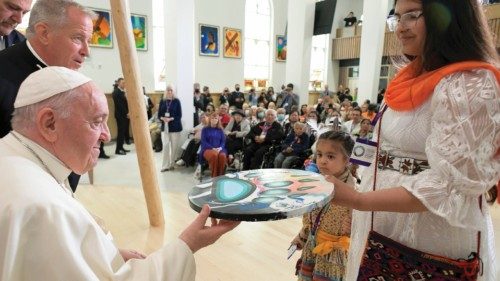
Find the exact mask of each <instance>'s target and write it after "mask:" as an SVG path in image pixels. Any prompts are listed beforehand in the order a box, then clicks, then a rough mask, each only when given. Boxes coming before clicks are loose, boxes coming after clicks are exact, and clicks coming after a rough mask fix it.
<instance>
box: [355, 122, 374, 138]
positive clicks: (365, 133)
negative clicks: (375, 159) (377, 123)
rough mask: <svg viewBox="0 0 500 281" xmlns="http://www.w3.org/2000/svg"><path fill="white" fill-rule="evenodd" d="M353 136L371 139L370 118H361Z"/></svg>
mask: <svg viewBox="0 0 500 281" xmlns="http://www.w3.org/2000/svg"><path fill="white" fill-rule="evenodd" d="M354 136H355V137H357V138H361V139H367V140H371V139H372V137H373V133H372V125H371V120H370V119H368V118H363V119H362V120H361V125H360V129H359V132H358V133H356V134H354Z"/></svg>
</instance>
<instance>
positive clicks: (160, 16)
mask: <svg viewBox="0 0 500 281" xmlns="http://www.w3.org/2000/svg"><path fill="white" fill-rule="evenodd" d="M153 7H158V8H157V9H155V8H153V37H152V38H154V40H153V57H154V65H153V67H154V78H155V79H154V80H155V90H156V91H163V90H165V88H166V87H167V85H166V79H165V69H166V67H167V66H166V65H165V22H164V19H165V17H164V11H163V10H164V9H163V7H164V6H163V0H153Z"/></svg>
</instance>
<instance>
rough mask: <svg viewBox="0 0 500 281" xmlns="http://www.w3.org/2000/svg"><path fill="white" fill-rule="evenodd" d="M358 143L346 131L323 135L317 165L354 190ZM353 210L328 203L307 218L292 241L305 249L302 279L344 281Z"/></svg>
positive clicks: (301, 261)
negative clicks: (351, 167) (353, 160)
mask: <svg viewBox="0 0 500 281" xmlns="http://www.w3.org/2000/svg"><path fill="white" fill-rule="evenodd" d="M353 146H354V141H353V140H352V139H351V137H350V136H349V135H348V134H345V133H343V132H334V131H328V132H325V133H323V134H321V135H320V136H319V139H318V142H317V147H316V163H317V165H318V168H319V171H320V173H321V174H322V175H325V176H326V175H333V176H335V177H337V178H338V179H341V180H342V181H343V182H345V183H347V184H348V185H350V186H351V187H352V188H354V178H353V177H352V175H351V173H350V171H349V167H348V164H349V155H351V151H352V148H353ZM351 212H352V210H351V209H348V208H344V207H339V206H336V205H333V204H331V203H328V204H327V205H325V206H324V207H323V208H319V209H316V210H313V211H312V212H311V213H307V214H305V215H304V217H303V219H302V222H303V226H302V229H301V231H300V233H299V234H298V235H297V236H296V237H295V239H294V240H293V241H292V244H295V245H297V249H299V250H303V251H302V256H301V258H300V259H299V261H298V262H297V275H298V280H325V281H326V280H329V281H337V280H344V279H345V278H344V275H345V267H346V264H347V254H348V250H349V243H350V238H349V237H350V234H351Z"/></svg>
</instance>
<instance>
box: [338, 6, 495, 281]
mask: <svg viewBox="0 0 500 281" xmlns="http://www.w3.org/2000/svg"><path fill="white" fill-rule="evenodd" d="M388 24H389V27H390V28H393V30H395V32H396V35H397V38H398V40H399V41H400V43H401V46H402V51H403V53H404V55H405V57H406V58H408V59H409V60H410V61H411V62H410V63H409V64H408V65H406V66H405V67H404V68H402V69H401V70H400V71H399V73H398V74H397V75H396V77H395V78H394V79H393V81H391V84H390V85H389V86H388V89H387V92H386V94H385V104H386V105H387V109H386V110H385V113H383V114H382V118H381V120H379V122H378V124H377V125H376V127H375V128H374V133H375V136H374V138H373V139H374V140H379V157H378V158H377V160H373V161H372V163H371V166H370V168H368V169H366V170H365V173H364V175H363V178H362V183H361V186H360V191H356V190H354V189H352V188H350V187H348V186H346V185H345V184H344V183H342V182H341V181H340V180H338V179H336V178H334V177H331V178H329V180H330V181H331V182H333V183H334V184H335V199H334V200H333V202H334V203H335V204H338V205H341V206H346V207H350V208H353V209H356V210H359V211H354V214H353V224H352V230H351V233H352V236H351V241H352V242H351V246H350V255H349V264H348V269H347V271H348V272H347V277H346V280H356V278H357V276H358V270H359V268H360V264H361V260H362V256H363V252H364V249H365V245H366V241H367V240H366V239H367V235H368V232H369V230H370V229H371V225H372V223H371V216H372V213H371V212H368V211H375V212H374V213H373V218H374V220H373V230H375V231H377V232H378V233H380V234H382V235H384V236H386V237H388V238H390V239H392V240H394V241H396V242H399V243H401V244H403V245H405V246H408V247H411V248H413V249H416V250H419V251H423V252H427V253H431V254H434V255H439V256H444V257H447V258H450V259H467V258H468V257H469V254H470V253H471V252H477V242H478V241H477V234H478V231H481V240H480V245H481V246H480V258H481V260H482V263H483V272H482V275H481V276H480V277H479V280H488V281H494V280H500V279H499V277H498V276H496V274H497V269H496V265H495V260H494V256H495V254H494V251H495V248H494V237H493V229H492V223H491V217H490V214H489V210H488V206H487V204H484V201H485V196H482V195H484V194H485V193H487V192H488V191H489V189H490V188H491V187H492V186H494V185H495V183H496V182H497V181H498V179H499V178H500V153H499V147H500V91H499V80H500V74H499V71H498V65H499V61H498V54H497V52H496V50H495V48H494V45H493V39H492V37H491V34H490V32H489V29H488V26H487V23H486V19H485V16H484V14H483V11H482V7H481V6H480V1H477V0H461V1H453V0H397V3H396V7H395V15H394V17H392V18H389V20H388ZM382 111H383V110H382ZM353 155H354V154H353ZM374 162H376V163H374ZM374 181H375V184H374ZM373 187H375V191H372V189H373ZM479 199H481V200H482V201H483V204H482V208H480V206H479V203H478V202H479ZM377 280H378V279H377ZM408 280H409V279H408ZM423 280H427V279H423Z"/></svg>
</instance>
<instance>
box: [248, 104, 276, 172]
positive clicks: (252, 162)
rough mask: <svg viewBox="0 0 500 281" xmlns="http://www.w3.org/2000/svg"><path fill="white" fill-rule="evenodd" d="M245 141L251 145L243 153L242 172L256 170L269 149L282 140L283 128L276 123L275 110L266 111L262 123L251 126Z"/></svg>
mask: <svg viewBox="0 0 500 281" xmlns="http://www.w3.org/2000/svg"><path fill="white" fill-rule="evenodd" d="M246 139H249V140H250V141H251V143H250V144H249V145H248V146H247V147H246V148H245V151H244V155H245V157H244V158H243V170H248V169H258V168H259V167H260V165H261V163H262V159H263V158H264V154H265V153H266V151H267V150H268V149H269V147H271V145H273V144H278V143H279V142H281V140H282V139H283V128H282V127H281V125H280V124H279V123H278V122H276V110H274V109H268V110H267V111H266V116H265V119H264V121H262V122H260V123H258V124H257V125H255V126H253V127H252V128H251V129H250V132H249V133H248V134H247V136H246Z"/></svg>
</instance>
